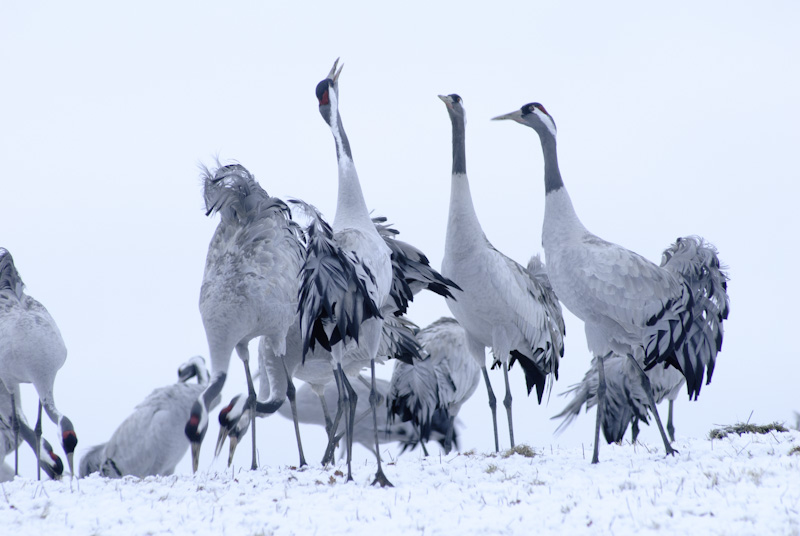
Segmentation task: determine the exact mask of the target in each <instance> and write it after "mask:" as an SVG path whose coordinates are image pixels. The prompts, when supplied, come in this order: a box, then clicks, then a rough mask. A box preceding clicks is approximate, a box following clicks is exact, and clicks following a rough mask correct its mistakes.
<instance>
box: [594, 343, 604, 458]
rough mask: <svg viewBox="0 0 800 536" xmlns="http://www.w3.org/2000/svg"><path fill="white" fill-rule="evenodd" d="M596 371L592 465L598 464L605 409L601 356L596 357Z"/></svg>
mask: <svg viewBox="0 0 800 536" xmlns="http://www.w3.org/2000/svg"><path fill="white" fill-rule="evenodd" d="M597 370H598V373H599V376H600V379H599V381H598V382H597V422H596V423H595V426H594V453H593V454H592V463H599V462H600V457H599V454H600V425H601V423H602V421H603V414H604V413H605V409H606V371H605V368H604V366H603V356H601V355H598V356H597Z"/></svg>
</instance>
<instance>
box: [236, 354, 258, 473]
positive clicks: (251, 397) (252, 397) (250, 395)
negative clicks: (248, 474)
mask: <svg viewBox="0 0 800 536" xmlns="http://www.w3.org/2000/svg"><path fill="white" fill-rule="evenodd" d="M236 353H238V354H239V357H240V358H241V359H242V363H244V374H245V376H246V377H247V404H248V406H249V407H250V432H251V433H252V434H253V437H252V443H253V461H252V462H251V464H250V470H251V471H254V470H255V469H258V464H257V463H256V400H257V397H256V388H255V386H254V385H253V376H252V375H251V374H250V352H249V350H248V349H247V344H246V343H245V344H242V343H239V344H237V345H236Z"/></svg>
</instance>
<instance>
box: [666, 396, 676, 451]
mask: <svg viewBox="0 0 800 536" xmlns="http://www.w3.org/2000/svg"><path fill="white" fill-rule="evenodd" d="M674 403H675V401H674V400H670V401H669V410H668V412H667V433H668V434H669V440H670V442H672V441H675V427H674V426H673V425H672V406H673V405H674Z"/></svg>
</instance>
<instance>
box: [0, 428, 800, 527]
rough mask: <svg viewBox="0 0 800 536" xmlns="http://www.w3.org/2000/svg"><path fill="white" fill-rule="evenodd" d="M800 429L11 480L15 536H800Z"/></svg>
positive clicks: (0, 507)
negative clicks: (595, 459)
mask: <svg viewBox="0 0 800 536" xmlns="http://www.w3.org/2000/svg"><path fill="white" fill-rule="evenodd" d="M798 445H800V432H797V431H791V432H787V433H771V434H767V435H755V434H745V435H743V436H741V437H739V436H735V435H734V436H729V437H727V438H724V439H719V440H714V441H711V440H708V439H686V440H681V439H680V438H679V439H678V441H677V442H676V443H675V446H676V447H677V448H678V449H679V450H680V453H679V454H678V455H676V456H674V457H665V456H664V453H663V448H662V447H661V446H660V445H655V444H649V445H641V444H640V445H636V446H633V445H629V444H628V445H622V446H617V445H610V446H609V445H602V448H601V449H600V456H601V463H600V464H599V465H591V464H590V463H589V458H590V457H591V451H590V446H589V445H587V446H586V448H585V452H584V451H583V449H581V448H561V447H559V446H545V447H535V448H534V449H533V450H534V452H535V456H533V457H524V456H521V455H519V454H514V455H511V456H509V457H504V456H503V455H489V454H483V453H477V454H476V453H461V454H455V455H450V456H444V455H441V456H440V455H432V456H430V457H428V458H423V457H421V456H420V455H419V454H417V452H413V453H411V454H410V455H409V454H406V455H404V456H402V457H399V458H397V459H395V460H393V461H392V454H391V453H392V452H394V447H391V448H388V449H385V450H384V453H385V454H384V456H385V458H386V459H387V462H388V463H387V464H386V467H385V471H386V474H387V476H388V477H389V479H390V480H392V482H393V483H394V485H395V487H394V488H387V489H380V488H374V487H372V486H370V482H371V479H372V477H373V475H374V471H375V462H374V459H371V458H369V457H364V458H363V459H359V461H358V462H357V463H354V467H353V473H354V478H355V482H351V483H345V482H344V476H343V475H342V472H343V471H346V467H345V466H344V464H343V463H341V462H338V463H337V465H336V466H333V467H328V468H323V467H321V466H319V465H313V466H311V467H308V468H305V469H304V470H298V469H296V468H294V467H290V466H281V467H274V466H269V465H265V466H264V467H262V468H261V469H259V470H257V471H248V470H246V469H239V468H235V469H233V470H231V471H229V472H225V473H217V472H202V471H201V472H199V473H198V474H197V475H195V476H189V475H174V476H169V477H148V478H145V479H137V478H132V477H127V478H124V479H121V480H107V479H103V478H101V477H98V476H96V475H93V476H91V477H89V478H86V479H83V480H80V481H78V480H73V481H72V482H70V480H69V479H67V480H64V481H61V482H57V481H43V482H37V481H35V480H30V479H27V478H21V477H18V478H16V479H15V480H14V481H12V482H6V483H4V484H2V492H3V493H2V497H0V527H3V531H2V532H3V533H4V534H15V535H27V534H59V535H60V536H67V535H72V534H75V535H87V534H98V535H99V534H115V535H123V536H125V535H139V534H217V535H224V534H241V535H250V534H255V535H261V534H263V535H269V534H380V535H381V536H388V535H391V534H431V535H432V534H459V535H461V534H537V535H538V534H549V533H559V534H578V533H584V534H634V533H636V534H650V533H664V534H688V533H689V532H693V533H696V534H726V535H727V534H756V533H759V534H800V453H795V454H791V453H790V452H791V450H792V449H793V448H794V447H797V446H798Z"/></svg>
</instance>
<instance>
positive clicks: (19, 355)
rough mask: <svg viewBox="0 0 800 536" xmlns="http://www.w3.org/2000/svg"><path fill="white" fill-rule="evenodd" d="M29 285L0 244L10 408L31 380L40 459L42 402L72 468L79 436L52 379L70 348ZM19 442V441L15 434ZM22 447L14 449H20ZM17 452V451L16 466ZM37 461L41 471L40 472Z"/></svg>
mask: <svg viewBox="0 0 800 536" xmlns="http://www.w3.org/2000/svg"><path fill="white" fill-rule="evenodd" d="M24 288H25V285H24V283H23V282H22V279H21V278H20V276H19V273H18V272H17V268H16V267H15V266H14V259H13V258H12V257H11V253H9V252H8V250H7V249H4V248H0V381H2V382H3V384H5V388H6V389H7V390H8V392H9V393H10V399H11V412H12V414H14V415H18V413H17V408H16V401H17V394H18V392H19V384H20V383H32V384H33V386H34V387H35V388H36V392H37V393H38V394H39V418H38V420H37V421H36V426H35V427H34V433H35V436H36V440H35V443H34V444H35V445H36V459H37V460H41V452H40V451H39V448H40V439H41V437H42V407H44V409H45V411H46V412H47V415H48V416H49V417H50V420H52V421H53V422H54V423H55V424H56V425H57V426H58V429H59V433H60V435H61V444H62V446H63V447H64V452H65V453H66V455H67V462H68V463H69V471H70V473H72V458H73V454H74V452H75V446H76V445H77V444H78V436H77V435H76V434H75V428H74V427H73V426H72V421H70V420H69V419H68V418H67V416H66V415H62V414H61V412H59V411H58V409H57V408H56V403H55V399H54V397H53V384H54V383H55V380H56V373H57V372H58V371H59V369H60V368H61V367H62V366H63V365H64V362H65V361H66V359H67V348H66V346H65V345H64V340H63V339H62V338H61V332H60V331H59V330H58V326H57V325H56V323H55V321H54V320H53V317H51V316H50V313H48V312H47V309H45V308H44V306H43V305H42V304H41V303H39V302H38V301H36V300H35V299H33V298H32V297H30V296H28V295H27V294H25V292H24V290H23V289H24ZM15 442H18V440H17V439H15ZM16 452H18V451H15V453H16ZM16 465H17V456H16V454H15V467H16ZM40 469H41V466H40V465H37V476H39V477H41V473H40Z"/></svg>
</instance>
